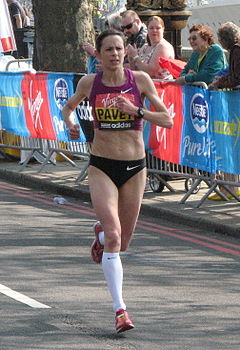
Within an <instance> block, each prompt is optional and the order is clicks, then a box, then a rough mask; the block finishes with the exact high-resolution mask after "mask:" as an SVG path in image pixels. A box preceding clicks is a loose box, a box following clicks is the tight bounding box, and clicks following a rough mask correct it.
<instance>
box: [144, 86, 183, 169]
mask: <svg viewBox="0 0 240 350" xmlns="http://www.w3.org/2000/svg"><path fill="white" fill-rule="evenodd" d="M155 86H156V88H157V91H158V95H159V97H160V98H161V99H162V101H163V102H164V104H165V106H166V107H167V109H168V112H169V114H170V116H171V118H173V119H174V126H173V128H172V129H166V128H163V127H160V126H157V125H154V124H151V126H150V135H149V143H148V145H149V148H150V149H151V153H152V154H153V155H154V156H156V157H158V158H160V159H162V160H166V161H169V162H172V163H176V164H179V149H180V146H181V137H182V123H183V114H182V89H181V87H180V86H175V85H173V84H171V83H170V82H155ZM150 108H151V109H152V110H153V107H152V106H151V105H150Z"/></svg>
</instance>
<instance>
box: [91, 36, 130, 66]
mask: <svg viewBox="0 0 240 350" xmlns="http://www.w3.org/2000/svg"><path fill="white" fill-rule="evenodd" d="M98 56H99V60H100V61H101V63H102V65H103V66H105V67H110V68H112V69H114V68H117V67H119V66H122V65H123V60H124V56H125V48H124V43H123V40H122V38H121V37H120V36H118V35H109V36H108V37H106V38H105V39H103V41H102V47H101V50H100V53H98ZM97 58H98V57H97Z"/></svg>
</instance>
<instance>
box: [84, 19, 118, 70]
mask: <svg viewBox="0 0 240 350" xmlns="http://www.w3.org/2000/svg"><path fill="white" fill-rule="evenodd" d="M121 24H122V17H121V16H120V14H118V13H115V14H112V15H110V16H108V17H107V20H106V21H105V27H106V29H110V30H111V29H112V30H116V31H118V32H121V31H122V26H121ZM97 36H98V32H96V38H97ZM83 49H84V51H85V52H86V53H87V54H88V55H89V57H88V60H87V74H90V73H97V72H98V71H99V69H100V65H99V62H98V61H97V59H96V50H95V47H94V46H93V45H92V44H90V43H86V42H85V43H83Z"/></svg>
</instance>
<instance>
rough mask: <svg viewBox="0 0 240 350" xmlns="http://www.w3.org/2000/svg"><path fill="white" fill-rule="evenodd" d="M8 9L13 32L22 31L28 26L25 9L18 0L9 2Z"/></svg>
mask: <svg viewBox="0 0 240 350" xmlns="http://www.w3.org/2000/svg"><path fill="white" fill-rule="evenodd" d="M7 3H8V9H9V13H10V17H11V21H12V25H13V30H14V31H15V30H16V29H21V28H24V27H26V26H27V18H26V15H25V12H24V9H23V7H22V6H21V5H20V3H19V2H18V1H16V0H7Z"/></svg>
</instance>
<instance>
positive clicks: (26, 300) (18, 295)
mask: <svg viewBox="0 0 240 350" xmlns="http://www.w3.org/2000/svg"><path fill="white" fill-rule="evenodd" d="M0 293H2V294H5V295H7V296H9V297H10V298H12V299H15V300H17V301H20V302H21V303H23V304H27V305H29V306H31V307H34V308H38V309H51V306H48V305H45V304H42V303H39V302H38V301H36V300H34V299H32V298H29V297H27V296H26V295H24V294H21V293H19V292H15V291H14V290H12V289H11V288H8V287H6V286H4V285H3V284H0Z"/></svg>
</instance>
